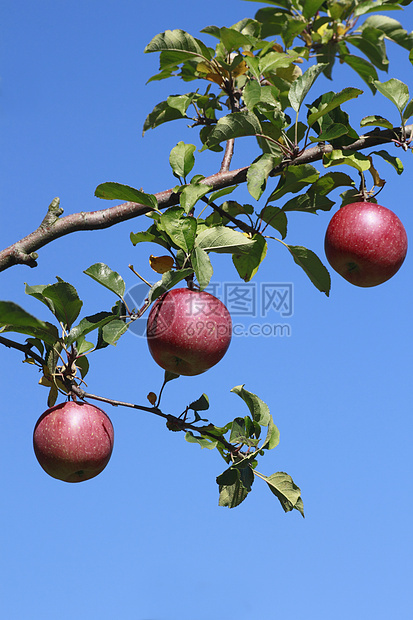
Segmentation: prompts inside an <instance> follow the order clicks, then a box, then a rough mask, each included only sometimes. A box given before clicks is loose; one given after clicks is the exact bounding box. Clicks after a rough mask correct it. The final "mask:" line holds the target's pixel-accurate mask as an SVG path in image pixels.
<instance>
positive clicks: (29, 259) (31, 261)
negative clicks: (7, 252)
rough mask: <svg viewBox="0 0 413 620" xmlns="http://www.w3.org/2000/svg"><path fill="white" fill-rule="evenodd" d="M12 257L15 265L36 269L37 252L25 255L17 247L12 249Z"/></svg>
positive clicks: (25, 253)
mask: <svg viewBox="0 0 413 620" xmlns="http://www.w3.org/2000/svg"><path fill="white" fill-rule="evenodd" d="M12 255H13V257H14V262H15V264H18V265H27V266H28V267H37V259H38V258H39V255H38V254H37V252H31V253H30V254H27V252H25V251H24V250H21V249H20V247H19V246H18V245H16V246H15V247H14V248H13V252H12Z"/></svg>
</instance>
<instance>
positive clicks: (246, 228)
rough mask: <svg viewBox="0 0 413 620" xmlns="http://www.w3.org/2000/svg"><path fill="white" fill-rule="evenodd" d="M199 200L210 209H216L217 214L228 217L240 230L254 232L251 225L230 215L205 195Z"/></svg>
mask: <svg viewBox="0 0 413 620" xmlns="http://www.w3.org/2000/svg"><path fill="white" fill-rule="evenodd" d="M201 200H202V201H203V202H205V203H206V204H207V205H208V206H210V207H212V209H214V211H216V212H217V213H219V215H220V216H221V217H225V218H226V219H228V220H229V221H230V222H232V223H233V224H235V226H238V228H239V229H240V230H243V231H244V232H246V233H251V234H254V233H255V232H256V231H255V230H254V228H253V227H252V226H250V225H249V224H247V223H246V222H243V221H242V220H239V219H237V218H236V217H234V216H233V215H231V214H230V213H227V212H226V211H224V209H221V207H219V206H218V205H216V204H215V203H214V202H209V200H208V198H207V197H206V196H203V197H202V198H201Z"/></svg>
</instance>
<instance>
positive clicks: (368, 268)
mask: <svg viewBox="0 0 413 620" xmlns="http://www.w3.org/2000/svg"><path fill="white" fill-rule="evenodd" d="M324 247H325V253H326V257H327V260H328V262H329V263H330V265H331V266H332V268H333V269H334V270H335V271H337V273H339V274H340V275H341V276H343V278H345V279H346V280H348V282H351V284H355V285H356V286H362V287H368V286H377V285H378V284H382V283H383V282H386V280H389V279H390V278H391V277H392V276H394V274H395V273H396V272H397V271H398V270H399V269H400V267H401V266H402V263H403V261H404V259H405V257H406V253H407V234H406V231H405V229H404V226H403V224H402V223H401V221H400V220H399V218H398V217H397V215H396V214H395V213H393V211H391V210H390V209H387V208H386V207H382V206H381V205H378V204H375V203H372V202H353V203H350V204H346V205H344V207H342V208H341V209H340V210H339V211H337V213H335V214H334V215H333V217H332V218H331V220H330V223H329V225H328V228H327V231H326V235H325V243H324Z"/></svg>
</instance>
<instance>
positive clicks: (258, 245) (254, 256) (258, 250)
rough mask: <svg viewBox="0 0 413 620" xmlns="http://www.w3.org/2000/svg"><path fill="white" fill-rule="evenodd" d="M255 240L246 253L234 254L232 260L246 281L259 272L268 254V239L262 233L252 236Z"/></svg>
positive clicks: (240, 275)
mask: <svg viewBox="0 0 413 620" xmlns="http://www.w3.org/2000/svg"><path fill="white" fill-rule="evenodd" d="M252 241H255V243H254V245H253V246H252V248H251V249H250V250H249V251H248V252H246V253H244V254H233V257H232V262H233V263H234V266H235V268H236V270H237V272H238V274H239V277H240V278H241V279H242V280H244V282H249V281H250V280H251V279H252V278H253V277H254V276H255V274H256V273H257V271H258V268H259V266H260V265H261V263H262V261H263V260H264V258H265V256H266V254H267V241H266V239H264V237H263V236H262V235H261V234H260V233H255V234H254V235H253V237H252Z"/></svg>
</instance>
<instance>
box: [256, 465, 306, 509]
mask: <svg viewBox="0 0 413 620" xmlns="http://www.w3.org/2000/svg"><path fill="white" fill-rule="evenodd" d="M263 478H264V480H265V482H266V483H267V484H268V486H269V489H270V491H271V493H273V494H274V495H275V496H276V497H277V499H278V500H279V502H280V504H281V506H282V507H283V510H284V512H290V510H293V509H294V508H295V509H296V510H298V511H299V512H300V513H301V514H302V516H303V517H304V507H303V503H302V499H301V490H300V488H299V487H298V486H297V485H296V484H294V482H293V479H292V478H291V476H289V475H288V474H286V473H285V472H282V471H279V472H277V473H276V474H272V475H271V476H268V477H266V476H263Z"/></svg>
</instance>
